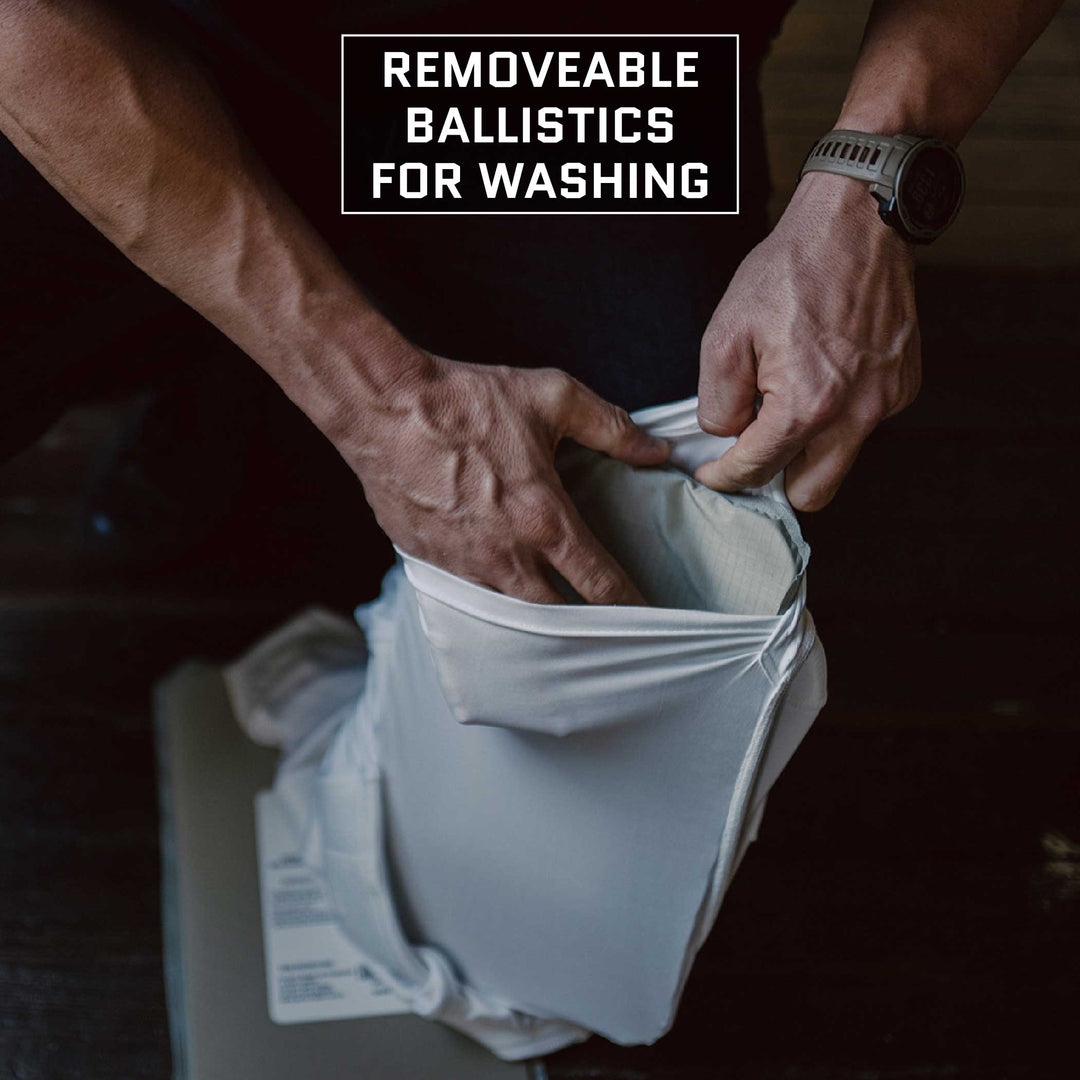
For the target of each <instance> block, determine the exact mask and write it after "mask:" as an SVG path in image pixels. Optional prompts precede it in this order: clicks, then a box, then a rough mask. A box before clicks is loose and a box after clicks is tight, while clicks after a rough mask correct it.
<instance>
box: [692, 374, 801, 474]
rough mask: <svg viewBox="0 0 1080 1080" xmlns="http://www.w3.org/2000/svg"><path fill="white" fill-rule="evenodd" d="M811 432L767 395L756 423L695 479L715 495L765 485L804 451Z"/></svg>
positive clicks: (710, 462)
mask: <svg viewBox="0 0 1080 1080" xmlns="http://www.w3.org/2000/svg"><path fill="white" fill-rule="evenodd" d="M811 434H812V432H811V430H810V429H809V428H808V427H807V426H806V425H805V424H803V423H800V422H799V421H797V420H793V419H792V418H791V415H790V414H789V413H788V412H787V411H786V410H782V409H781V407H780V406H779V405H778V404H777V401H776V398H775V397H774V396H773V395H770V394H766V395H765V398H764V400H763V402H762V405H761V409H760V410H759V411H758V414H757V417H756V419H754V420H753V422H752V423H750V424H749V425H748V426H747V427H746V428H745V430H744V431H743V432H742V434H741V435H740V436H739V437H738V439H737V440H736V441H735V445H734V446H732V447H730V448H729V449H728V450H727V451H725V452H724V453H723V454H721V455H720V457H718V458H717V459H716V460H715V461H707V462H705V464H704V465H701V466H699V467H698V468H697V469H696V470H695V472H694V479H695V480H698V481H700V482H701V483H703V484H705V485H707V486H708V487H711V488H714V489H715V490H716V491H740V490H741V489H743V488H753V487H761V486H762V485H763V484H767V483H768V482H769V481H770V480H771V479H772V478H773V477H774V476H775V475H776V474H777V473H778V472H779V471H780V470H781V469H782V468H784V466H785V465H787V463H788V462H789V461H791V460H792V458H794V457H795V455H796V454H798V453H799V451H800V450H801V449H802V448H803V446H804V444H805V443H806V442H807V441H808V439H809V438H810V436H811Z"/></svg>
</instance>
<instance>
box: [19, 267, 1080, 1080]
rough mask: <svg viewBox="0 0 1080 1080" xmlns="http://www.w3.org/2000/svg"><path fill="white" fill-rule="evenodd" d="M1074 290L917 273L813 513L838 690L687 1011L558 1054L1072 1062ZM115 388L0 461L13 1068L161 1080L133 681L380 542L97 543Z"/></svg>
mask: <svg viewBox="0 0 1080 1080" xmlns="http://www.w3.org/2000/svg"><path fill="white" fill-rule="evenodd" d="M1077 296H1080V276H1077V275H1075V274H1073V275H1071V276H1069V275H1065V274H1056V275H1050V276H1047V277H1045V278H1039V277H1038V276H1032V275H1025V276H1009V275H994V276H986V275H978V274H972V273H951V272H947V271H942V270H934V271H928V272H927V273H926V274H924V280H923V282H922V308H923V315H924V333H925V337H926V345H925V352H926V368H927V370H926V379H925V389H924V392H923V395H922V397H921V399H920V401H919V402H918V403H917V404H916V406H915V407H913V408H912V409H911V410H910V411H909V412H908V413H906V414H905V415H904V416H902V417H900V418H898V419H897V420H895V421H893V422H891V423H889V424H888V425H886V426H885V427H884V428H883V429H882V430H881V431H880V432H879V433H878V434H877V435H876V436H875V437H874V439H873V440H872V441H871V443H870V444H869V445H868V447H867V448H866V450H865V452H864V454H863V456H862V458H861V460H860V462H859V464H858V466H857V468H856V472H855V474H854V475H853V476H852V478H851V480H850V481H849V483H848V485H847V486H846V488H845V490H844V492H843V493H842V496H841V497H840V499H839V500H838V501H837V503H836V504H835V505H834V506H833V507H831V508H829V509H828V510H826V511H825V512H823V513H822V514H820V515H817V516H816V517H814V518H811V519H807V521H806V522H805V527H806V531H807V534H808V536H809V538H810V540H811V543H812V544H813V546H814V556H813V566H812V571H811V581H810V584H811V608H812V610H813V611H814V613H815V616H816V618H817V621H818V623H819V627H820V630H821V633H822V636H823V638H824V640H825V644H826V648H827V651H828V655H829V662H830V683H831V695H832V699H831V702H830V704H829V706H828V707H827V709H826V712H825V714H824V715H823V717H822V719H821V721H820V722H819V724H818V725H817V727H816V728H815V730H814V731H813V732H812V733H811V735H810V737H809V739H808V740H807V742H806V744H805V745H804V747H803V748H802V749H801V750H800V751H799V753H798V755H797V756H796V758H795V760H794V762H793V763H792V765H791V766H790V768H789V770H788V771H787V772H786V773H785V775H784V776H783V777H782V778H781V780H780V782H779V784H778V785H777V787H776V789H775V791H774V794H773V796H772V799H771V805H770V809H769V812H768V814H767V816H766V820H765V824H764V828H763V830H762V836H761V839H760V841H759V842H758V843H757V844H756V845H755V846H754V848H752V849H751V852H750V853H749V855H748V856H747V858H746V861H745V864H744V866H743V869H742V870H741V871H740V874H739V876H738V878H737V879H736V881H735V883H734V885H733V887H732V889H731V892H730V893H729V896H728V899H727V901H726V903H725V907H724V909H723V911H722V913H721V917H720V920H719V922H718V924H717V927H716V929H715V931H714V933H713V935H712V937H711V939H710V941H709V942H708V944H707V945H706V947H705V949H704V951H703V953H702V955H701V957H700V958H699V962H698V964H697V966H696V968H695V971H694V974H693V976H692V979H691V982H690V985H689V987H688V990H687V994H686V996H685V998H684V1004H683V1008H682V1010H681V1013H680V1017H679V1020H678V1023H677V1024H676V1027H675V1029H674V1031H673V1032H672V1033H671V1034H670V1035H669V1036H667V1037H666V1038H665V1039H663V1040H661V1041H660V1042H659V1043H657V1044H656V1045H655V1046H654V1047H650V1048H618V1047H613V1046H611V1045H609V1044H607V1043H605V1042H604V1041H603V1040H600V1039H593V1040H591V1041H589V1042H588V1043H585V1044H584V1045H582V1046H580V1047H575V1048H571V1049H569V1050H567V1051H564V1052H562V1053H560V1054H558V1055H555V1056H553V1057H552V1058H551V1059H549V1062H548V1067H549V1070H550V1074H551V1076H552V1077H553V1078H559V1080H579V1078H580V1080H584V1078H591V1080H615V1078H621V1080H631V1078H634V1080H680V1078H685V1080H690V1078H694V1080H697V1078H699V1077H700V1078H704V1077H709V1078H712V1077H725V1078H728V1077H730V1078H739V1080H742V1078H746V1080H773V1078H777V1080H780V1078H784V1080H789V1078H815V1080H816V1078H822V1080H826V1078H827V1080H833V1078H836V1080H849V1078H850V1080H855V1078H859V1080H863V1078H871V1077H873V1078H888V1080H899V1078H904V1080H908V1078H911V1080H915V1078H918V1080H924V1078H938V1077H942V1078H944V1077H949V1078H960V1080H999V1078H1007V1080H1014V1078H1015V1080H1029V1078H1030V1080H1036V1078H1037V1080H1071V1078H1072V1077H1075V1076H1077V1075H1078V1074H1080V1064H1078V1060H1077V1054H1078V1051H1077V1050H1076V1048H1075V1034H1074V1030H1075V1027H1076V1016H1077V1015H1078V1013H1080V980H1078V975H1077V971H1078V967H1080V716H1078V713H1080V693H1078V691H1080V686H1078V682H1080V675H1078V671H1080V665H1077V663H1076V651H1077V649H1076V646H1077V631H1076V627H1075V618H1076V606H1077V602H1078V600H1080V588H1078V585H1080V581H1078V575H1080V569H1078V567H1077V564H1076V558H1075V551H1076V546H1077V545H1076V536H1077V530H1078V526H1080V514H1078V511H1077V506H1076V498H1075V474H1076V464H1075V462H1076V460H1077V450H1078V449H1080V407H1078V406H1077V404H1076V403H1077V402H1078V401H1080V364H1078V359H1080V357H1078V353H1080V313H1078V305H1077V303H1076V297H1077ZM116 411H117V410H116V409H115V408H106V409H94V410H89V411H87V412H84V413H81V414H79V415H77V416H75V417H73V418H72V419H71V420H69V421H68V422H67V423H66V425H65V426H64V427H63V428H61V429H58V430H57V431H56V432H54V433H53V435H52V436H51V437H50V439H49V440H46V442H45V443H44V444H43V445H42V446H40V447H38V449H37V450H36V451H35V452H33V453H31V454H27V455H24V457H23V458H21V459H20V460H17V461H15V462H13V463H12V464H11V465H10V466H9V467H8V468H7V469H5V470H4V471H2V472H0V522H2V525H3V531H2V534H0V552H2V554H3V558H2V559H0V851H2V857H0V1077H3V1078H8V1077H19V1078H23V1080H41V1078H65V1080H66V1078H70V1077H82V1078H86V1080H91V1078H94V1080H96V1078H106V1077H107V1078H110V1080H112V1078H115V1077H129V1076H130V1077H143V1076H145V1077H166V1076H168V1072H169V1054H168V1038H167V1027H166V1020H165V1012H164V997H163V989H162V981H161V958H160V949H161V939H160V929H159V915H158V902H159V893H158V863H157V831H156V830H157V815H156V795H155V787H154V768H153V752H152V736H151V727H150V713H149V698H148V695H149V689H150V686H151V684H152V683H153V681H154V679H155V678H157V677H158V676H159V675H160V674H162V673H163V672H164V671H166V670H167V669H168V668H169V667H170V666H172V665H173V664H174V663H175V662H177V661H178V660H180V659H182V658H184V657H186V656H190V655H203V656H209V657H210V658H216V659H223V658H225V657H228V656H230V655H232V654H233V653H235V652H236V651H237V650H238V649H240V648H241V647H243V646H244V645H245V644H247V643H248V642H250V641H251V640H252V639H253V638H254V637H255V636H256V635H257V634H259V633H260V632H262V631H263V630H265V629H267V628H269V627H270V626H272V625H273V624H274V623H275V622H276V621H278V620H279V619H280V618H282V617H284V616H285V615H286V614H288V613H289V612H290V611H291V610H292V609H294V608H295V607H297V606H299V605H300V604H302V603H306V602H308V601H309V600H311V599H315V598H318V599H322V600H324V601H328V602H332V603H336V604H337V606H339V607H342V608H347V607H348V606H349V605H350V604H351V603H352V602H354V601H357V600H360V599H363V598H364V597H363V591H364V589H365V588H368V587H369V585H368V584H365V582H369V581H370V580H373V579H374V578H376V577H377V571H378V569H379V565H380V559H381V558H382V554H380V553H378V552H375V553H368V549H367V548H365V547H364V546H363V545H362V544H361V543H360V541H359V539H357V538H354V537H353V536H352V535H350V534H348V533H346V534H345V535H344V536H340V537H335V536H333V535H331V536H330V539H329V541H328V539H327V532H329V533H330V534H332V533H333V528H332V523H328V525H329V527H328V530H325V531H324V532H323V533H322V534H321V535H318V530H316V534H317V535H315V536H314V538H313V537H312V535H307V534H305V537H304V540H303V543H299V542H297V541H296V538H295V537H291V538H290V537H286V539H284V540H283V539H281V538H280V537H278V539H277V540H275V537H274V535H273V534H272V531H264V532H261V533H260V532H253V531H252V529H251V528H250V527H248V525H245V519H243V518H241V519H240V520H238V521H237V522H236V523H234V524H233V526H232V527H230V528H227V529H225V530H224V531H222V532H221V533H220V535H218V536H217V537H216V538H215V539H214V540H213V542H212V543H209V544H206V545H203V547H202V548H201V549H200V553H199V555H198V557H197V558H191V559H187V560H184V559H180V560H173V561H172V562H171V563H169V564H168V565H167V566H166V567H165V568H164V569H162V568H155V566H154V564H153V562H152V561H149V560H148V561H146V562H145V563H144V564H143V565H140V566H134V567H133V566H132V565H131V564H129V563H127V562H125V561H123V560H119V561H117V560H113V561H111V562H110V559H109V557H108V556H107V555H104V556H103V555H100V554H99V555H97V556H95V557H93V558H91V556H90V554H89V553H88V551H87V549H86V548H85V546H84V545H83V544H82V542H81V541H80V540H79V538H78V536H77V534H76V533H75V531H74V528H73V522H74V520H75V515H76V512H77V510H78V507H79V506H80V503H81V499H82V498H83V495H84V492H85V489H86V487H87V484H88V481H89V478H90V476H91V475H92V473H93V471H94V466H95V461H96V460H97V459H98V458H100V456H101V455H102V453H103V448H104V446H105V445H106V441H107V438H108V437H109V435H110V432H111V430H112V426H113V424H114V422H115V419H116V416H115V414H116ZM262 528H264V529H267V530H269V529H270V527H269V526H267V525H266V524H265V521H264V523H263V526H262ZM290 552H292V553H293V554H292V555H291V556H290ZM290 559H291V561H290ZM358 564H359V568H358ZM275 568H276V572H271V571H272V570H274V569H275ZM343 575H344V576H343ZM341 581H345V582H346V584H344V585H340V584H338V583H339V582H341Z"/></svg>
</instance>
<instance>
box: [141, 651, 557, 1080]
mask: <svg viewBox="0 0 1080 1080" xmlns="http://www.w3.org/2000/svg"><path fill="white" fill-rule="evenodd" d="M157 720H158V739H159V760H160V761H161V764H162V781H163V782H162V828H163V853H164V870H165V873H164V892H165V898H164V902H165V924H166V926H165V929H166V934H165V936H166V971H167V981H168V982H169V998H170V1000H169V1014H170V1027H171V1028H173V1036H174V1044H175V1053H174V1060H175V1063H176V1068H177V1076H176V1078H175V1080H238V1078H243V1077H258V1078H259V1080H277V1078H281V1080H286V1078H287V1080H297V1078H303V1080H351V1078H356V1080H398V1078H400V1080H466V1078H468V1080H489V1078H490V1080H527V1078H531V1080H537V1077H538V1075H539V1074H540V1073H541V1071H542V1070H541V1069H538V1068H536V1067H533V1068H530V1067H529V1066H527V1065H523V1064H508V1063H506V1062H501V1061H498V1060H497V1059H496V1058H494V1057H493V1056H492V1055H491V1054H489V1053H488V1052H487V1051H486V1050H483V1049H482V1048H481V1047H479V1046H477V1045H476V1044H475V1043H473V1042H472V1041H471V1040H469V1039H467V1038H465V1037H464V1036H462V1035H459V1034H457V1033H456V1032H453V1031H451V1030H449V1029H448V1028H446V1027H444V1026H443V1025H441V1024H437V1023H433V1022H430V1021H426V1020H421V1019H419V1018H417V1017H414V1016H386V1017H372V1018H370V1019H364V1020H336V1021H328V1022H324V1023H318V1024H294V1025H289V1026H279V1025H276V1024H274V1023H273V1022H272V1021H271V1020H270V1018H269V1015H268V1013H267V1005H266V984H265V972H264V967H263V947H262V930H261V925H260V916H259V893H258V881H257V871H256V854H255V826H254V807H253V799H254V797H255V793H256V792H257V791H259V790H261V789H263V788H266V787H269V786H270V784H271V781H272V780H273V775H274V767H275V764H276V761H277V754H276V753H275V752H273V751H270V750H266V749H263V748H260V747H258V746H255V745H254V744H253V743H251V742H249V741H248V740H247V739H246V738H245V737H244V736H243V734H242V733H241V732H240V730H239V728H238V727H237V725H236V722H235V720H234V718H233V715H232V712H231V711H230V709H229V705H228V702H227V699H226V696H225V691H224V687H223V684H222V681H221V677H220V675H219V673H218V671H217V669H216V668H213V667H210V666H208V665H203V664H187V665H185V666H184V667H182V668H181V669H179V670H178V671H176V672H175V673H173V674H172V675H171V676H170V677H169V678H168V679H166V680H165V681H164V682H163V683H162V684H160V686H159V687H158V692H157Z"/></svg>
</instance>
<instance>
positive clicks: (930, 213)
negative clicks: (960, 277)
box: [896, 145, 964, 236]
mask: <svg viewBox="0 0 1080 1080" xmlns="http://www.w3.org/2000/svg"><path fill="white" fill-rule="evenodd" d="M963 194H964V173H963V170H962V169H961V167H960V162H959V160H958V159H957V157H956V155H955V154H954V153H953V152H952V151H951V150H950V149H948V148H947V147H944V146H941V145H936V146H935V145H930V146H922V147H916V149H915V150H914V152H913V153H912V154H911V155H910V157H908V158H906V159H905V160H904V162H903V164H902V165H901V168H900V175H899V176H898V177H897V190H896V195H897V203H898V204H899V209H900V215H901V217H902V218H903V219H904V223H905V225H906V226H907V227H908V228H909V229H910V230H911V231H913V232H916V233H923V234H930V235H934V236H936V235H937V234H938V233H940V232H941V231H942V230H943V229H944V228H945V226H946V225H948V224H949V222H950V221H952V219H953V218H954V217H955V216H956V211H957V210H958V209H959V208H960V200H961V198H962V197H963Z"/></svg>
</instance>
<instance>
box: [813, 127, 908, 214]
mask: <svg viewBox="0 0 1080 1080" xmlns="http://www.w3.org/2000/svg"><path fill="white" fill-rule="evenodd" d="M922 141H923V140H922V139H919V138H917V137H916V136H914V135H869V134H867V133H866V132H864V131H846V130H844V129H842V128H838V129H837V130H835V131H830V132H829V133H828V134H827V135H823V136H822V137H821V138H820V139H818V141H817V142H816V143H814V145H813V146H812V147H811V148H810V153H809V154H807V155H806V160H805V161H804V162H803V167H802V170H801V171H800V173H799V179H800V180H801V179H802V177H803V175H804V174H805V173H808V172H828V173H836V174H837V175H838V176H850V177H852V178H853V179H856V180H864V181H866V182H867V183H868V184H870V190H871V191H872V192H873V193H874V194H875V195H880V196H882V197H883V198H886V199H889V198H891V197H892V193H893V183H894V181H895V180H896V174H897V171H898V170H899V168H900V162H901V161H903V160H904V158H905V157H906V156H907V154H908V153H909V152H910V151H911V148H912V147H914V146H917V145H918V144H919V143H920V142H922Z"/></svg>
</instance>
